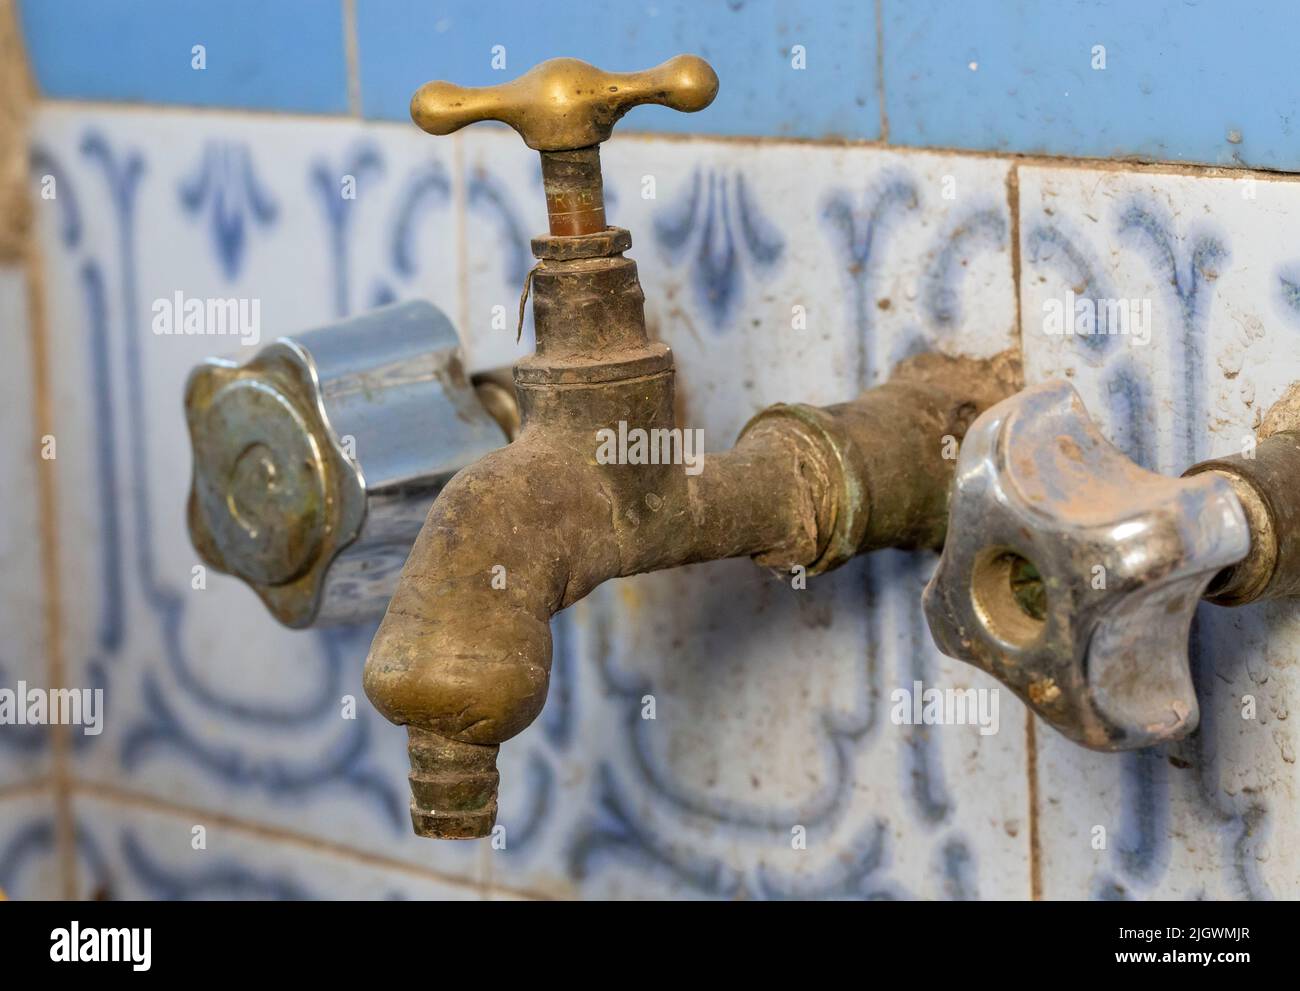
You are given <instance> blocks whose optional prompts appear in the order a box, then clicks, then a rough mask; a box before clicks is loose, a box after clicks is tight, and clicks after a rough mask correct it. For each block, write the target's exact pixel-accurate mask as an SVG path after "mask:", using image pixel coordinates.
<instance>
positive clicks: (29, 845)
mask: <svg viewBox="0 0 1300 991" xmlns="http://www.w3.org/2000/svg"><path fill="white" fill-rule="evenodd" d="M0 894H3V896H4V897H5V898H7V899H10V900H12V901H51V900H55V899H59V898H62V897H63V871H62V868H61V867H60V864H59V851H58V830H57V828H56V826H55V812H54V798H53V796H52V794H51V792H50V789H49V788H41V789H37V790H34V791H23V792H20V793H15V794H11V795H5V796H0Z"/></svg>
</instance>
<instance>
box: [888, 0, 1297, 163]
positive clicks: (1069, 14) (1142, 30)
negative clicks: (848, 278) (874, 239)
mask: <svg viewBox="0 0 1300 991" xmlns="http://www.w3.org/2000/svg"><path fill="white" fill-rule="evenodd" d="M882 2H883V3H884V17H883V21H884V25H883V28H884V34H883V42H882V46H883V51H884V88H885V106H886V110H887V111H888V117H889V139H890V141H891V142H893V143H896V144H905V145H922V146H928V147H941V148H980V149H986V150H990V151H1006V152H1028V153H1043V154H1049V155H1086V156H1096V157H1104V158H1114V157H1120V158H1129V157H1135V158H1142V159H1154V160H1165V161H1180V162H1208V163H1211V164H1232V165H1251V166H1258V167H1262V168H1274V169H1287V170H1294V169H1296V168H1297V167H1300V152H1297V149H1296V143H1295V140H1294V137H1293V135H1292V124H1291V122H1292V120H1293V119H1294V118H1295V116H1296V113H1297V111H1298V110H1300V103H1298V101H1300V96H1297V94H1296V91H1295V87H1294V86H1292V85H1291V80H1292V78H1293V75H1294V70H1293V64H1294V57H1293V45H1292V43H1291V39H1292V38H1293V36H1294V34H1295V29H1296V27H1297V26H1300V14H1298V13H1297V10H1296V7H1295V5H1294V4H1292V3H1289V2H1288V0H1255V2H1252V3H1235V4H1226V3H1203V4H1194V3H1185V2H1182V0H1156V2H1148V3H1121V2H1115V0H1080V2H1077V3H1072V4H1026V3H1022V2H1019V0H967V2H965V3H960V4H953V3H945V2H942V0H882ZM1097 46H1101V47H1102V48H1104V53H1099V52H1097V51H1095V49H1096V47H1097ZM1103 55H1104V68H1094V65H1101V64H1102V63H1101V60H1100V58H1101V56H1103Z"/></svg>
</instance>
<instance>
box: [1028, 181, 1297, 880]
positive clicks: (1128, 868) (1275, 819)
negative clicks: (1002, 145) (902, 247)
mask: <svg viewBox="0 0 1300 991" xmlns="http://www.w3.org/2000/svg"><path fill="white" fill-rule="evenodd" d="M1020 196H1021V238H1022V242H1021V257H1022V266H1023V276H1022V282H1021V306H1022V312H1023V314H1024V329H1025V332H1024V348H1025V361H1026V368H1027V377H1028V379H1029V380H1030V381H1041V380H1044V379H1047V378H1053V377H1059V376H1065V377H1067V378H1069V379H1070V380H1071V381H1072V382H1073V383H1074V385H1075V387H1076V388H1077V389H1078V390H1079V391H1080V393H1081V395H1082V396H1083V398H1084V401H1085V403H1086V404H1087V405H1088V408H1089V411H1090V412H1091V413H1092V415H1093V417H1094V418H1095V419H1096V420H1097V421H1098V423H1099V424H1101V426H1102V429H1103V432H1105V433H1106V434H1107V436H1109V437H1110V438H1111V439H1112V440H1113V441H1114V442H1115V443H1117V444H1118V445H1120V446H1121V447H1122V448H1124V449H1125V450H1126V451H1128V452H1129V453H1130V455H1131V456H1134V457H1136V458H1138V459H1139V460H1142V461H1144V462H1145V463H1146V464H1147V465H1148V467H1152V468H1154V469H1157V470H1160V471H1163V472H1166V473H1171V474H1172V473H1180V472H1182V471H1183V470H1184V469H1186V468H1187V467H1188V466H1189V465H1190V464H1192V463H1193V462H1194V461H1198V460H1202V459H1204V458H1207V457H1210V456H1214V455H1218V454H1227V453H1233V452H1235V451H1236V450H1238V449H1239V445H1240V443H1241V440H1242V438H1243V437H1245V436H1248V435H1249V434H1250V433H1251V432H1252V430H1253V428H1254V427H1255V426H1256V425H1257V424H1258V422H1259V419H1260V417H1261V416H1262V415H1263V413H1264V412H1265V411H1266V410H1267V409H1268V407H1269V406H1270V405H1271V404H1272V403H1273V402H1274V401H1275V400H1276V399H1277V398H1278V396H1279V395H1280V394H1281V392H1282V390H1283V389H1284V388H1285V387H1286V385H1287V384H1288V383H1289V382H1290V381H1291V380H1292V379H1294V378H1298V377H1300V368H1298V367H1297V365H1296V363H1295V361H1294V355H1295V354H1296V348H1295V336H1296V334H1297V332H1300V310H1298V309H1297V307H1298V306H1300V301H1297V299H1296V296H1295V294H1294V292H1293V291H1292V289H1291V288H1290V286H1291V285H1293V284H1294V282H1293V280H1294V274H1293V273H1294V272H1295V265H1296V262H1297V261H1300V250H1293V248H1292V246H1291V245H1292V240H1293V239H1292V238H1291V233H1292V232H1293V230H1294V228H1295V225H1296V223H1297V221H1300V184H1297V183H1295V182H1293V181H1290V180H1285V179H1278V180H1266V179H1253V180H1249V181H1247V180H1246V179H1241V178H1202V177H1192V176H1185V175H1163V174H1151V173H1137V172H1121V171H1114V170H1109V169H1107V170H1096V169H1056V168H1038V167H1034V168H1022V169H1021V170H1020ZM1067 289H1070V290H1072V291H1074V292H1076V293H1077V294H1079V295H1084V294H1093V295H1096V296H1100V297H1105V298H1123V299H1135V300H1148V301H1150V304H1151V314H1152V320H1151V333H1150V340H1149V343H1147V344H1145V345H1144V344H1142V343H1140V341H1139V339H1138V338H1136V337H1134V336H1133V335H1132V334H1130V335H1129V336H1127V337H1125V336H1122V335H1110V336H1107V337H1094V338H1092V339H1091V340H1088V339H1085V338H1082V337H1079V336H1075V337H1066V336H1052V335H1048V334H1046V333H1044V326H1043V323H1042V318H1043V316H1044V314H1045V313H1046V312H1047V310H1046V309H1045V306H1047V305H1048V301H1049V300H1051V299H1061V300H1063V299H1064V298H1065V295H1064V294H1065V292H1066V290H1067ZM1197 630H1198V631H1199V648H1198V649H1195V650H1194V652H1193V653H1194V657H1195V658H1196V661H1195V665H1194V668H1193V670H1194V672H1195V675H1196V682H1197V691H1198V695H1199V697H1200V704H1201V728H1200V730H1199V732H1198V733H1197V734H1196V735H1195V736H1194V737H1192V738H1191V739H1189V740H1187V741H1184V742H1183V743H1181V744H1179V745H1176V746H1171V747H1167V748H1159V749H1156V750H1152V751H1148V752H1144V753H1142V754H1130V755H1109V754H1094V753H1090V752H1087V751H1083V750H1081V749H1079V748H1077V747H1075V746H1074V745H1073V744H1070V743H1068V742H1066V741H1065V740H1063V739H1062V738H1060V737H1058V736H1057V735H1056V734H1054V733H1052V732H1050V731H1049V730H1046V729H1042V730H1040V732H1039V748H1038V753H1039V765H1038V775H1039V791H1040V795H1041V796H1042V821H1041V837H1042V855H1043V883H1044V893H1045V895H1046V896H1047V897H1083V896H1099V897H1130V898H1149V897H1161V898H1197V897H1207V898H1245V897H1265V896H1267V895H1268V894H1272V895H1273V896H1275V897H1281V898H1295V897H1296V896H1297V895H1298V894H1300V883H1298V882H1297V878H1300V870H1298V869H1297V866H1298V862H1297V859H1296V858H1297V854H1296V852H1295V851H1296V849H1297V843H1296V839H1297V836H1300V808H1298V807H1297V805H1296V801H1295V782H1296V766H1295V759H1296V758H1295V752H1296V749H1297V735H1296V730H1295V727H1294V726H1293V725H1292V723H1293V722H1294V720H1289V719H1288V718H1287V717H1288V713H1289V701H1288V699H1289V698H1293V697H1295V692H1296V688H1297V682H1296V674H1295V671H1296V665H1295V662H1296V657H1297V654H1298V653H1300V640H1298V639H1297V636H1298V634H1300V623H1298V622H1297V619H1296V616H1295V611H1294V609H1293V608H1290V607H1289V606H1286V605H1263V606H1250V607H1245V608H1240V609H1234V610H1226V609H1219V608H1216V607H1214V606H1209V605H1202V606H1201V608H1200V611H1199V613H1198V620H1197ZM1247 694H1250V695H1253V696H1255V697H1256V699H1257V704H1258V713H1259V715H1258V718H1257V719H1254V720H1246V719H1243V718H1242V715H1241V713H1242V701H1241V700H1242V697H1243V696H1244V695H1247ZM1095 827H1103V828H1104V829H1105V831H1106V836H1107V846H1106V849H1105V850H1095V849H1094V848H1093V836H1094V829H1095ZM1095 835H1100V834H1099V833H1097V834H1095Z"/></svg>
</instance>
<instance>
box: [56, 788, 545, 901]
mask: <svg viewBox="0 0 1300 991" xmlns="http://www.w3.org/2000/svg"><path fill="white" fill-rule="evenodd" d="M71 786H72V790H73V791H74V792H80V793H81V794H83V795H86V796H89V797H92V798H99V799H103V800H105V801H109V802H114V803H116V804H118V805H129V806H135V807H137V808H143V809H149V810H151V811H154V812H160V813H165V814H170V815H175V816H185V817H187V818H195V819H202V820H204V821H206V822H209V823H215V824H217V825H220V826H224V827H226V828H228V829H233V830H238V831H240V832H243V833H247V834H249V835H251V836H256V837H258V838H260V839H264V840H270V841H274V842H278V843H287V844H291V845H293V846H297V847H301V848H302V849H305V850H312V851H315V852H318V853H326V854H330V855H332V856H335V857H340V858H342V859H345V860H352V861H356V862H357V863H360V864H365V865H367V866H370V867H379V868H383V869H386V870H394V871H400V872H403V873H407V874H411V875H413V876H416V877H420V878H424V879H426V880H432V881H437V882H439V883H440V884H446V885H449V886H451V887H456V888H465V889H469V890H472V891H474V892H475V893H476V894H478V895H480V896H482V897H484V898H490V897H491V896H493V895H497V894H500V895H512V896H518V897H522V898H528V899H532V900H534V901H554V900H555V896H554V895H550V894H547V893H545V892H540V891H530V890H528V889H525V888H512V887H509V886H507V885H488V884H484V883H482V881H477V880H474V879H472V878H468V879H467V878H465V877H461V876H458V875H456V874H449V873H445V872H443V871H439V870H435V869H434V868H432V867H421V866H420V865H419V864H412V863H410V862H409V861H405V860H401V859H399V858H397V857H388V856H385V855H384V854H381V853H374V852H372V851H368V850H359V849H357V848H355V847H350V846H348V845H347V844H345V843H337V842H334V841H332V840H325V839H321V838H319V837H315V836H304V835H302V834H301V833H296V832H294V831H293V830H290V829H285V828H283V827H281V826H274V825H270V824H267V823H260V822H254V821H252V820H249V819H243V818H240V817H238V816H232V815H229V814H228V813H225V812H216V811H214V810H212V809H205V808H201V807H199V806H193V805H181V804H178V803H175V802H168V801H164V800H162V799H160V798H155V797H154V796H153V795H149V794H146V793H144V792H137V791H132V790H131V789H129V788H122V787H120V786H117V785H106V784H101V783H99V782H95V781H86V780H83V779H78V778H74V779H72V781H71Z"/></svg>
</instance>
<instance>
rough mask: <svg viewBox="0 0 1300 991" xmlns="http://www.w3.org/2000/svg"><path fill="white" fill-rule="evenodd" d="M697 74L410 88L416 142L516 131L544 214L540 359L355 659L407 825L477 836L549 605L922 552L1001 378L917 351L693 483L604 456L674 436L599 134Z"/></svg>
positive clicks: (532, 78) (537, 247)
mask: <svg viewBox="0 0 1300 991" xmlns="http://www.w3.org/2000/svg"><path fill="white" fill-rule="evenodd" d="M717 88H718V80H717V76H716V75H715V74H714V72H713V70H712V69H711V68H710V67H709V65H708V64H707V63H706V62H705V61H704V60H702V59H700V58H696V57H694V56H689V55H682V56H678V57H676V58H674V59H670V60H669V61H667V62H665V63H664V64H663V65H660V66H658V67H657V68H655V69H651V70H649V71H646V72H637V73H607V72H602V71H600V70H598V69H596V68H594V67H592V66H590V65H587V64H586V63H584V62H580V61H577V60H576V59H554V60H552V61H549V62H545V63H543V64H541V65H539V66H537V67H536V68H534V69H533V70H531V71H530V72H528V73H527V74H526V75H524V76H523V77H521V78H519V79H517V80H515V81H513V82H510V83H506V84H504V85H501V86H493V87H487V88H483V89H464V88H461V87H457V86H453V85H451V84H449V83H443V82H435V83H429V84H427V85H425V86H423V87H422V88H421V89H420V90H419V91H418V92H417V93H416V94H415V97H414V99H413V100H412V101H411V116H412V117H413V118H414V120H415V122H416V123H417V124H419V125H420V126H421V127H422V128H424V129H425V130H426V131H429V132H431V133H434V134H448V133H451V132H452V131H455V130H457V129H458V128H460V127H463V126H464V125H466V124H469V123H471V122H473V121H478V120H487V119H492V120H500V121H503V122H505V123H507V124H509V125H510V126H511V127H513V128H514V129H515V130H516V131H518V132H519V134H520V136H521V137H522V138H523V139H524V141H525V143H527V144H528V146H529V147H531V148H534V149H536V150H538V151H539V152H541V157H542V176H543V183H544V186H545V192H546V202H547V208H548V212H549V215H550V234H549V235H547V236H541V237H537V238H535V239H534V240H533V242H532V249H533V254H534V255H535V256H536V258H537V259H538V264H537V266H536V268H535V269H534V270H533V273H532V274H531V276H530V278H531V285H532V294H533V313H534V317H535V326H536V337H537V350H536V353H535V354H532V355H530V356H528V357H526V358H524V359H522V360H521V361H520V362H519V363H518V364H517V365H516V366H515V370H514V377H515V386H516V389H517V391H518V397H519V409H520V413H521V416H522V428H521V430H520V433H519V435H518V437H517V439H516V440H515V441H514V443H512V444H511V445H509V446H508V447H504V448H501V449H499V450H496V451H494V452H492V453H490V454H487V455H486V456H484V457H482V458H481V459H480V460H478V461H477V462H475V463H474V464H472V465H470V466H469V467H467V468H465V469H463V470H462V471H461V472H460V473H459V474H457V475H456V476H455V477H454V478H453V479H452V481H451V482H450V483H449V484H448V485H447V486H446V487H445V488H444V489H443V490H442V492H441V494H440V495H439V496H438V498H437V500H436V501H435V502H434V504H433V506H432V508H431V509H430V511H429V516H428V519H427V520H426V522H425V524H424V527H423V529H422V530H421V532H420V535H419V537H418V538H417V540H416V542H415V545H414V547H413V549H412V550H411V554H410V557H409V558H408V560H407V562H406V566H405V568H404V569H403V571H402V573H401V577H400V579H399V581H398V586H397V590H396V592H395V593H394V595H393V598H392V600H391V602H390V603H389V606H388V611H387V614H386V615H385V616H384V619H383V622H382V624H381V625H380V627H379V630H378V632H377V633H376V635H375V639H374V643H373V644H372V646H371V648H370V656H369V658H368V659H367V661H366V669H365V689H366V694H367V695H368V696H369V697H370V700H371V702H373V703H374V705H375V706H376V708H378V709H379V711H380V712H382V713H383V714H384V715H385V716H386V717H387V718H388V719H390V720H391V721H392V722H394V723H397V724H399V725H405V726H407V728H408V732H409V735H410V757H411V768H412V770H411V775H410V782H411V790H412V802H411V817H412V821H413V823H414V826H415V831H416V832H417V833H419V834H420V835H423V836H432V837H442V838H471V837H479V836H485V835H489V834H490V833H491V830H492V827H493V825H494V822H495V818H496V806H497V787H498V780H499V779H498V774H497V771H496V755H497V750H498V747H499V746H500V744H501V743H503V742H504V741H506V740H508V739H510V738H511V737H513V736H515V735H516V734H517V733H519V732H520V731H521V730H523V729H524V728H525V727H527V726H528V725H529V724H530V723H531V722H532V721H533V720H534V719H535V718H536V717H537V715H538V713H539V712H540V711H541V709H542V705H543V703H544V702H545V700H546V691H547V682H548V678H549V673H550V666H551V631H550V619H551V617H552V616H553V615H555V613H557V612H559V611H560V610H561V609H564V608H565V607H567V606H570V605H572V604H573V603H574V602H576V601H578V600H579V599H581V598H582V597H583V596H585V595H586V594H587V593H588V592H590V591H591V590H592V589H594V588H595V587H596V586H597V585H599V584H600V583H601V582H603V581H606V580H607V579H611V578H618V577H622V576H628V575H635V574H639V573H641V572H646V571H654V570H658V569H662V568H674V567H677V566H679V565H684V564H690V563H693V562H700V561H711V560H715V559H719V558H729V557H739V556H742V555H749V556H752V557H753V558H754V559H755V561H757V562H758V563H759V564H760V565H763V566H766V567H769V568H773V569H780V570H782V571H784V572H786V573H787V574H789V572H790V571H791V570H792V569H796V568H799V569H803V570H804V573H806V574H808V575H815V574H818V573H820V572H824V571H827V570H829V569H831V568H834V567H836V566H838V565H840V564H842V563H844V562H845V561H847V560H848V559H849V558H850V557H852V556H853V555H855V554H858V553H861V552H863V551H867V550H871V549H873V548H879V547H887V546H892V547H904V548H934V549H937V548H938V547H940V546H941V545H942V543H943V539H944V533H945V528H946V525H947V501H948V490H949V487H950V484H951V481H952V476H953V463H954V462H953V460H952V458H953V450H955V446H954V444H953V442H954V441H956V442H960V440H961V438H962V437H963V436H964V434H965V431H966V428H967V426H968V425H969V424H970V423H971V422H972V421H973V420H974V419H975V418H976V417H977V416H978V415H979V414H980V413H981V412H982V411H983V410H984V409H986V408H987V407H988V406H990V405H992V404H993V403H995V402H997V401H998V400H1000V399H1002V398H1003V397H1005V396H1007V395H1009V394H1011V393H1012V392H1013V391H1014V390H1015V389H1016V387H1017V386H1018V380H1019V367H1018V365H1017V363H1016V359H1015V358H1014V357H1013V356H1012V355H1011V354H1009V353H1008V354H1004V355H1000V356H998V357H997V358H994V359H990V360H984V361H981V360H976V359H970V358H956V357H947V356H943V355H938V354H927V355H921V356H918V357H916V358H913V359H911V360H909V361H908V362H906V363H904V364H903V365H901V366H900V367H899V368H898V369H896V370H895V372H894V375H893V377H892V378H891V379H890V381H889V382H887V383H886V384H884V385H882V386H879V387H877V388H875V389H872V390H870V391H868V392H866V393H864V394H863V395H862V396H860V397H859V398H858V399H856V400H854V401H852V402H849V403H844V404H841V405H837V406H831V407H827V408H815V407H811V406H802V405H790V406H787V405H776V406H773V407H769V408H768V409H766V410H763V411H762V412H760V413H759V414H758V415H757V416H756V417H754V418H753V419H752V420H751V421H750V422H749V423H748V424H747V425H746V426H745V428H744V429H743V431H742V432H741V435H740V438H739V439H738V440H737V442H736V446H735V447H734V448H732V449H731V450H730V451H725V452H721V453H715V454H709V455H707V458H706V460H705V463H704V466H703V470H702V471H700V472H699V473H698V474H688V473H687V472H686V471H685V470H684V469H683V465H681V464H671V463H654V464H617V463H603V461H605V460H607V459H604V458H600V457H598V456H597V448H598V435H599V433H600V432H602V431H606V430H617V429H618V427H619V425H620V424H624V425H625V426H626V428H627V429H628V430H629V432H630V430H632V429H637V428H639V429H641V430H644V431H646V435H647V436H649V437H651V438H671V437H672V434H671V433H668V432H669V431H673V430H675V428H676V426H677V425H676V423H675V417H674V414H673V408H674V407H673V376H674V370H673V359H672V353H671V352H670V351H669V349H668V348H667V347H666V346H665V345H664V344H662V343H659V342H657V341H652V340H650V339H649V337H648V336H647V334H646V326H645V317H644V313H643V302H644V295H643V293H642V291H641V285H640V283H639V281H638V279H637V268H636V263H635V262H633V261H632V260H631V259H629V258H626V257H625V256H624V252H626V251H627V250H628V249H629V248H630V247H631V245H632V238H631V235H630V234H629V233H628V232H627V231H626V230H622V229H620V228H616V227H609V226H607V225H606V223H605V215H604V205H603V196H602V184H601V173H600V142H602V141H604V140H606V139H607V138H608V137H609V136H610V131H611V129H612V127H613V125H614V123H615V122H616V121H617V120H618V119H619V118H620V117H621V116H622V115H623V114H624V113H626V112H627V111H628V110H629V109H630V108H631V107H633V106H636V105H638V104H642V103H658V104H663V105H666V106H669V107H672V108H673V109H676V110H680V111H684V112H692V111H697V110H701V109H703V108H704V107H706V106H708V105H709V103H710V102H712V100H713V97H714V96H715V94H716V92H717ZM654 431H664V433H655V432H654ZM678 436H679V437H680V435H678ZM652 460H656V461H660V462H662V461H671V460H673V459H672V458H666V459H665V458H656V459H652Z"/></svg>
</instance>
